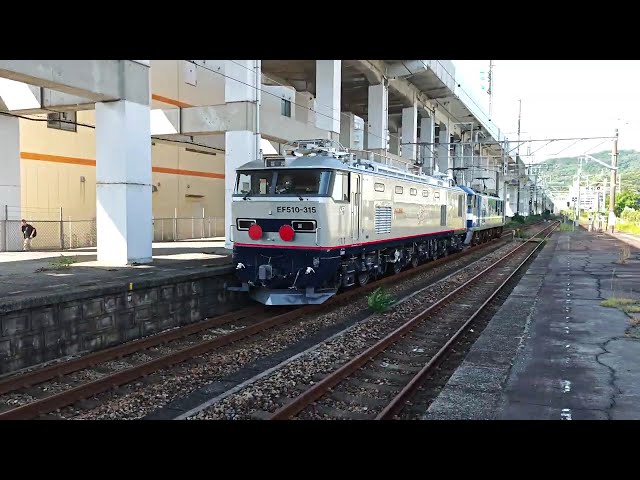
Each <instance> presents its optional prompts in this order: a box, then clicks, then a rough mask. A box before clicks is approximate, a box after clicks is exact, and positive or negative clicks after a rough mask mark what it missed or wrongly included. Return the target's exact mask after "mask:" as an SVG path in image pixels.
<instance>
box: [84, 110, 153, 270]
mask: <svg viewBox="0 0 640 480" xmlns="http://www.w3.org/2000/svg"><path fill="white" fill-rule="evenodd" d="M150 137H151V120H150V112H149V105H141V104H139V103H134V102H130V101H128V100H119V101H116V102H109V103H96V223H97V233H98V261H99V262H102V263H105V264H107V265H112V266H123V265H127V264H131V263H134V262H136V263H149V262H151V260H152V249H151V244H152V241H153V236H152V234H153V232H152V224H151V217H152V210H151V141H150Z"/></svg>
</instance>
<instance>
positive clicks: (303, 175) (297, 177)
mask: <svg viewBox="0 0 640 480" xmlns="http://www.w3.org/2000/svg"><path fill="white" fill-rule="evenodd" d="M330 178H331V172H328V171H322V170H315V169H314V170H312V169H305V170H278V171H277V172H276V188H275V193H276V194H277V195H318V194H321V195H326V192H327V191H328V183H329V179H330Z"/></svg>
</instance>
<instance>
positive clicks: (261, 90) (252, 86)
mask: <svg viewBox="0 0 640 480" xmlns="http://www.w3.org/2000/svg"><path fill="white" fill-rule="evenodd" d="M187 62H190V63H192V64H194V65H196V66H198V67H201V68H204V69H205V70H208V71H210V72H213V73H216V74H218V75H220V76H222V77H225V78H228V79H230V80H233V81H235V82H238V83H240V84H242V85H246V86H247V87H249V88H253V89H254V90H258V91H260V92H261V93H266V94H267V95H271V96H272V97H275V98H277V99H279V100H282V98H281V97H279V96H278V95H277V94H275V93H272V92H268V91H266V90H264V89H263V88H261V87H258V86H256V85H251V84H250V83H246V82H243V81H242V80H239V79H237V78H233V77H231V76H229V75H226V74H224V73H222V72H218V71H217V70H213V69H211V68H208V67H206V66H204V65H199V64H197V63H195V61H193V60H187ZM234 63H235V62H234ZM236 65H239V64H236ZM240 66H242V67H244V68H245V69H247V70H251V69H249V68H247V67H245V66H244V65H240ZM265 77H266V75H265ZM266 78H268V77H266ZM269 80H271V81H273V82H275V83H278V85H280V86H282V87H285V86H286V85H282V84H280V83H279V82H276V81H275V80H272V79H269ZM256 83H258V82H256ZM291 104H292V105H295V106H297V107H300V108H304V109H305V110H308V111H310V112H314V113H315V114H316V115H321V116H323V117H326V118H329V119H331V120H337V119H336V118H335V117H333V116H332V115H327V114H326V113H322V112H319V111H317V110H314V109H312V108H309V107H307V106H306V105H301V104H299V103H296V102H295V101H291ZM320 106H322V107H326V108H328V109H331V110H333V109H332V108H331V107H330V106H329V105H322V104H321V105H320ZM340 114H341V115H345V116H346V113H342V112H340ZM338 120H339V119H338ZM387 131H388V129H387ZM368 135H369V136H372V137H376V138H379V139H381V140H384V141H386V138H383V137H381V136H380V135H376V134H374V133H372V132H368ZM389 136H391V133H389ZM394 137H395V138H399V137H398V136H394Z"/></svg>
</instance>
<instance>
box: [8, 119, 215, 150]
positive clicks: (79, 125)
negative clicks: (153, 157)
mask: <svg viewBox="0 0 640 480" xmlns="http://www.w3.org/2000/svg"><path fill="white" fill-rule="evenodd" d="M56 113H59V112H56ZM0 115H5V116H7V117H16V118H20V119H23V120H29V121H32V122H48V121H49V119H47V118H34V117H28V116H26V115H19V114H16V113H11V112H1V111H0ZM34 115H40V114H34ZM41 115H46V114H41ZM55 121H56V122H60V123H66V124H69V125H76V126H78V127H85V128H90V129H92V130H95V129H96V126H95V125H90V124H88V123H80V122H72V121H71V120H55ZM151 140H157V141H162V142H171V143H179V144H181V145H191V146H193V147H201V148H209V149H211V150H218V151H219V152H224V150H223V149H222V148H218V147H211V146H209V145H205V144H202V143H195V142H185V141H182V140H173V139H168V138H162V137H157V136H153V135H152V136H151Z"/></svg>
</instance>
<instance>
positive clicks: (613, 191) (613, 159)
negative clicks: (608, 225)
mask: <svg viewBox="0 0 640 480" xmlns="http://www.w3.org/2000/svg"><path fill="white" fill-rule="evenodd" d="M617 166H618V129H617V128H616V138H615V139H614V140H613V155H612V156H611V167H612V170H611V185H610V187H609V188H610V190H609V219H611V216H612V215H613V216H614V217H615V213H614V209H615V206H616V175H617V173H618V172H617V170H615V168H616V167H617Z"/></svg>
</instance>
